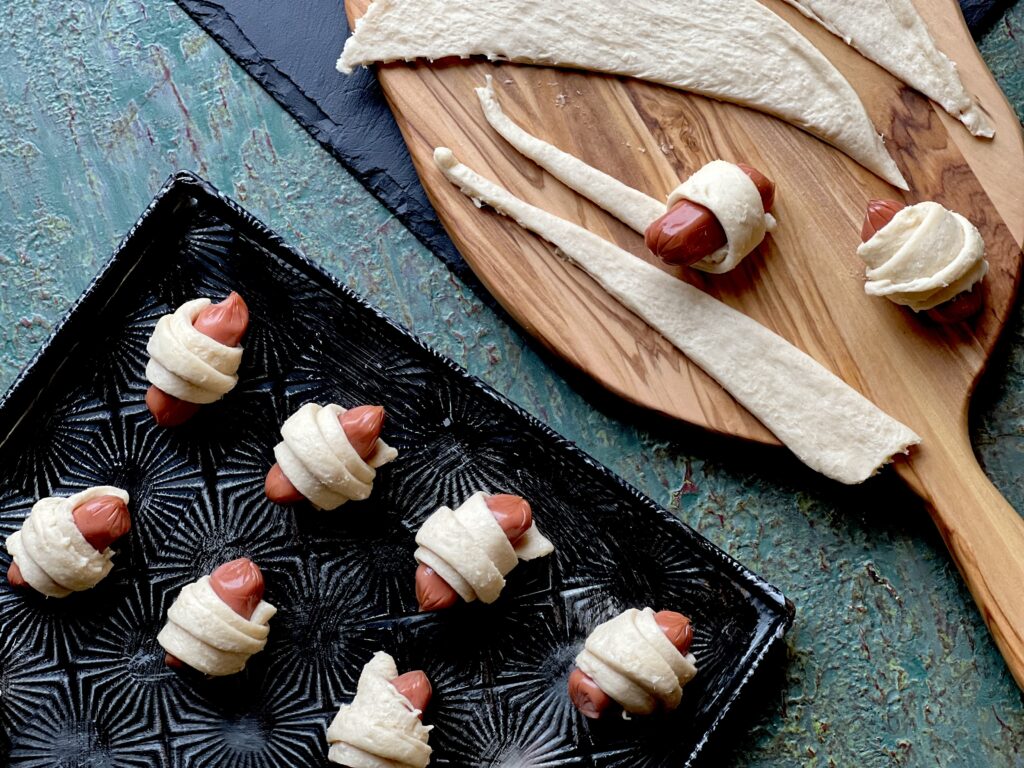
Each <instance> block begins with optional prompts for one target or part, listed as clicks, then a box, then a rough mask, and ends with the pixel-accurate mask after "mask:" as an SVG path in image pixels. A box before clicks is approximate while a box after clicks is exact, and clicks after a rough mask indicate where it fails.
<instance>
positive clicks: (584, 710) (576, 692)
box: [568, 668, 612, 720]
mask: <svg viewBox="0 0 1024 768" xmlns="http://www.w3.org/2000/svg"><path fill="white" fill-rule="evenodd" d="M568 685H569V699H570V700H571V701H572V703H573V706H574V707H576V709H578V710H579V711H580V714H582V715H583V716H584V717H586V718H589V719H591V720H597V719H598V718H599V717H601V715H603V714H604V713H605V711H606V710H607V709H608V707H610V706H611V704H612V699H611V697H610V696H609V695H608V694H607V693H605V692H604V691H602V690H601V689H600V688H599V687H598V685H597V683H595V682H594V681H593V679H592V678H591V677H590V676H589V675H587V674H586V673H585V672H583V670H581V669H579V668H577V669H574V670H573V671H572V673H571V674H570V675H569V683H568Z"/></svg>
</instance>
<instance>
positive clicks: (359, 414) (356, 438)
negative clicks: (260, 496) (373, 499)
mask: <svg viewBox="0 0 1024 768" xmlns="http://www.w3.org/2000/svg"><path fill="white" fill-rule="evenodd" d="M384 416H385V413H384V408H383V407H382V406H379V405H360V406H358V407H356V408H351V409H349V410H347V411H345V412H344V413H343V414H341V415H340V416H339V417H338V421H339V422H340V423H341V428H342V429H343V430H345V436H346V437H347V438H348V440H349V443H351V445H352V447H353V448H354V449H355V451H356V453H358V454H359V457H360V458H361V459H363V460H364V461H365V460H367V459H369V458H370V457H371V456H373V454H374V452H375V451H376V450H377V440H378V439H379V438H380V431H381V428H382V427H383V425H384ZM264 491H265V492H266V494H267V498H268V499H270V500H271V501H273V502H275V503H277V504H295V503H297V502H299V501H302V500H303V499H304V498H305V497H304V496H303V495H302V493H301V492H300V491H299V490H298V489H297V488H296V487H295V486H294V485H293V484H292V482H291V481H290V480H289V479H288V478H287V477H286V476H285V474H284V471H283V470H282V469H281V465H280V464H276V463H275V464H274V466H272V467H271V468H270V471H269V472H268V473H267V480H266V482H265V483H264Z"/></svg>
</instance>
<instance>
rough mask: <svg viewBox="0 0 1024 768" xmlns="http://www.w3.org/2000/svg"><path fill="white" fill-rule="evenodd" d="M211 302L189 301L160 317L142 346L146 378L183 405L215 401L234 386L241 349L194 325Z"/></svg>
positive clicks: (207, 300) (202, 300)
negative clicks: (218, 339) (145, 352)
mask: <svg viewBox="0 0 1024 768" xmlns="http://www.w3.org/2000/svg"><path fill="white" fill-rule="evenodd" d="M211 303H212V302H211V301H210V299H193V300H192V301H186V302H185V303H184V304H182V305H181V306H180V307H178V308H177V309H176V310H175V311H174V312H173V313H172V314H170V315H164V316H163V317H161V318H160V320H159V321H158V322H157V324H156V328H155V329H154V330H153V335H152V336H151V337H150V339H149V343H148V344H147V345H146V351H147V352H148V353H149V362H148V363H147V364H146V378H147V379H148V380H149V382H150V383H151V384H152V385H153V386H155V387H157V388H158V389H160V390H162V391H163V392H165V393H167V394H168V395H172V396H173V397H176V398H178V399H179V400H183V401H185V402H186V403H194V404H197V405H205V404H207V403H213V402H216V401H217V400H220V399H221V398H222V397H224V395H226V394H227V393H228V392H230V391H231V390H232V389H234V387H235V384H237V383H238V375H237V374H238V366H239V365H240V364H241V362H242V347H241V346H231V347H229V346H227V345H226V344H222V343H220V342H219V341H217V340H216V339H213V338H210V337H209V336H207V335H206V334H204V333H201V332H200V331H199V330H197V329H196V327H195V325H194V323H195V321H196V318H197V317H198V316H199V313H200V312H202V311H203V310H204V309H206V308H207V307H208V306H210V304H211Z"/></svg>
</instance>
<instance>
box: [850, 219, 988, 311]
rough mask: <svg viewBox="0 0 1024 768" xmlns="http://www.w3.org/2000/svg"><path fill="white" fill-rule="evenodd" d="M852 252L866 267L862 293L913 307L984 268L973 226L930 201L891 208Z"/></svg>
mask: <svg viewBox="0 0 1024 768" xmlns="http://www.w3.org/2000/svg"><path fill="white" fill-rule="evenodd" d="M857 255H858V256H860V257H861V258H862V259H864V262H865V263H866V264H867V267H868V269H867V283H865V285H864V291H865V293H867V294H868V295H869V296H884V297H885V298H887V299H889V301H892V302H895V303H896V304H902V305H903V306H906V307H910V308H911V309H913V310H914V311H915V312H921V311H924V310H928V309H932V308H933V307H937V306H938V305H939V304H942V303H944V302H946V301H948V300H949V299H952V298H953V297H955V296H956V295H957V294H959V293H963V292H965V291H969V290H971V288H973V287H974V285H975V283H977V282H979V281H980V280H981V279H982V278H984V277H985V275H986V274H987V273H988V262H987V261H985V241H984V240H983V239H982V237H981V233H980V232H979V231H978V228H977V227H975V226H974V225H973V224H972V223H971V222H969V221H968V220H967V219H965V218H964V217H963V216H961V215H960V214H959V213H956V212H954V211H950V210H947V209H946V208H944V207H943V206H941V205H939V204H938V203H933V202H924V203H918V204H917V205H911V206H908V207H906V208H904V209H903V210H901V211H899V212H897V213H896V215H895V216H894V217H893V218H892V221H890V222H889V223H888V224H886V225H885V226H884V227H882V228H881V229H880V230H878V232H876V233H875V234H874V236H873V237H872V238H871V239H870V240H868V241H867V242H866V243H864V244H863V245H861V246H860V247H859V248H858V249H857Z"/></svg>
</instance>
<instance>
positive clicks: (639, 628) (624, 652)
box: [576, 608, 697, 715]
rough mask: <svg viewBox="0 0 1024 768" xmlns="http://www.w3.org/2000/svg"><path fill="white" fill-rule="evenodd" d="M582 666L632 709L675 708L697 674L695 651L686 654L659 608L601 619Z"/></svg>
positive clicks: (579, 659)
mask: <svg viewBox="0 0 1024 768" xmlns="http://www.w3.org/2000/svg"><path fill="white" fill-rule="evenodd" d="M576 666H577V667H579V668H580V669H581V670H582V671H583V672H585V673H586V674H587V675H589V676H590V677H591V678H592V679H593V681H594V682H595V683H597V685H598V686H599V687H600V688H601V690H602V691H604V692H605V693H607V694H608V695H609V696H611V697H612V698H613V699H614V700H615V701H617V702H618V703H619V704H620V705H621V706H622V708H623V709H624V710H625V711H626V712H628V713H631V714H637V715H646V714H650V713H651V712H653V711H654V710H655V708H656V707H657V705H658V704H659V703H660V704H661V705H662V706H663V707H664V708H665V709H675V708H676V707H678V706H679V702H680V701H681V700H682V696H683V686H684V685H686V684H687V683H688V682H689V681H690V680H692V679H693V676H694V675H696V674H697V667H696V659H695V658H694V656H693V654H692V653H688V654H686V655H685V656H684V655H683V654H681V653H680V652H679V651H678V650H677V649H676V647H675V646H674V645H672V643H671V642H670V641H669V639H668V638H667V637H666V636H665V633H664V632H662V630H661V628H660V627H659V626H658V623H657V621H656V620H655V618H654V611H653V610H651V609H650V608H644V609H643V610H642V611H640V610H637V609H636V608H630V609H629V610H627V611H624V612H623V613H620V614H619V615H618V616H616V617H615V618H614V619H610V620H608V621H606V622H604V623H603V624H599V625H598V626H597V627H596V628H595V629H594V631H593V632H591V633H590V637H588V638H587V641H586V643H585V644H584V647H583V651H581V652H580V654H579V655H578V656H577V657H576Z"/></svg>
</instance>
